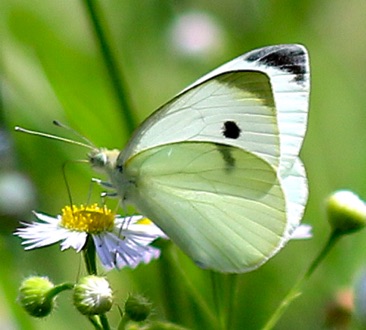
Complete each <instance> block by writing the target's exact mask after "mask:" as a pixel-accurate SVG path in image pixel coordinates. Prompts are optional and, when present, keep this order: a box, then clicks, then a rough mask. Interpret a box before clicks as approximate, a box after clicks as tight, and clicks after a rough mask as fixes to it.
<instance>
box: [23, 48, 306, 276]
mask: <svg viewBox="0 0 366 330" xmlns="http://www.w3.org/2000/svg"><path fill="white" fill-rule="evenodd" d="M309 89H310V73H309V58H308V54H307V51H306V49H305V48H304V47H303V46H301V45H294V44H289V45H277V46H269V47H264V48H260V49H257V50H253V51H251V52H249V53H247V54H244V55H242V56H239V57H238V58H236V59H234V60H232V61H230V62H228V63H226V64H224V65H222V66H220V67H219V68H217V69H216V70H214V71H212V72H210V73H208V74H207V75H205V76H203V77H202V78H200V79H198V80H197V81H196V82H195V83H193V84H192V85H190V86H189V87H187V88H186V89H184V90H183V91H182V92H181V93H179V94H178V95H177V96H175V97H174V98H173V99H172V100H171V101H169V102H168V103H166V104H165V105H163V106H162V107H161V108H160V109H158V110H157V111H156V112H154V113H153V114H152V115H151V116H150V117H149V118H147V119H146V120H145V121H144V122H143V123H142V124H141V125H140V127H139V128H138V129H137V130H136V131H135V133H134V135H133V136H132V138H131V139H130V141H129V143H128V144H127V146H126V147H125V149H124V150H122V151H121V152H119V151H118V150H107V149H104V148H100V149H98V148H96V147H94V146H93V145H92V144H91V143H90V142H89V141H88V140H87V139H85V138H83V139H84V140H85V141H86V143H82V142H76V141H70V140H69V139H65V138H59V137H55V136H52V135H50V134H44V133H37V132H33V131H29V130H25V129H23V128H19V127H17V128H16V130H19V131H23V132H27V133H31V134H36V135H41V136H45V137H51V138H55V139H58V140H63V141H66V142H70V143H73V144H77V145H80V146H84V147H88V148H91V149H92V151H91V152H90V153H89V155H88V156H89V161H90V163H91V165H92V166H93V167H94V168H96V169H101V170H102V171H104V172H105V173H106V174H107V175H108V177H109V179H110V182H104V183H103V184H104V185H105V186H107V187H111V188H113V189H115V190H116V192H117V194H118V195H119V197H120V198H121V200H122V202H123V203H124V204H125V205H127V204H132V205H134V206H135V207H136V209H137V210H138V211H139V212H141V214H143V215H144V216H145V217H148V218H150V219H151V220H152V221H153V222H154V223H155V224H156V225H158V226H159V227H160V228H161V229H162V230H163V231H164V232H165V233H166V234H167V235H168V236H169V237H170V238H171V239H172V240H173V241H174V242H175V243H176V244H177V245H178V246H179V247H180V248H181V249H182V250H183V251H184V252H185V253H186V254H187V255H188V256H190V257H191V258H192V259H193V260H194V262H195V263H196V264H197V265H198V266H200V267H202V268H206V269H212V270H216V271H219V272H226V273H243V272H247V271H250V270H253V269H256V268H258V267H259V266H260V265H262V264H263V263H264V262H266V261H267V260H268V259H269V258H271V257H272V256H274V255H275V254H276V253H277V252H278V251H279V250H280V249H281V248H282V247H283V246H284V245H285V244H286V242H287V241H288V240H289V239H290V238H291V234H292V233H293V231H294V230H295V229H296V227H297V226H298V225H299V224H300V221H301V218H302V216H303V213H304V209H305V205H306V202H307V198H308V187H307V178H306V173H305V169H304V166H303V164H302V162H301V160H300V159H299V157H298V155H299V152H300V148H301V145H302V142H303V139H304V136H305V131H306V125H307V113H308V103H309ZM55 124H56V125H60V124H59V123H57V122H55Z"/></svg>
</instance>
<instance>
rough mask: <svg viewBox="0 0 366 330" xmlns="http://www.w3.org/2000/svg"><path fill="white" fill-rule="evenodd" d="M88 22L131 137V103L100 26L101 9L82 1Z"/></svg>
mask: <svg viewBox="0 0 366 330" xmlns="http://www.w3.org/2000/svg"><path fill="white" fill-rule="evenodd" d="M84 5H85V7H86V9H87V12H88V15H89V19H90V22H91V24H92V26H93V29H94V34H95V37H96V39H97V42H98V46H99V48H100V51H101V54H102V57H103V60H104V64H105V66H106V69H107V72H108V75H109V78H110V80H111V82H112V87H113V89H114V92H115V94H116V97H117V101H118V104H119V106H120V110H121V115H122V118H123V121H124V122H125V123H126V132H127V133H128V134H129V135H131V134H132V132H133V130H134V128H135V126H136V123H135V120H134V118H133V115H132V107H131V102H130V99H129V97H128V93H127V88H126V84H125V82H124V80H123V79H122V75H121V73H120V70H119V68H118V65H117V61H116V59H115V57H114V56H113V52H112V49H111V46H110V42H109V41H108V38H107V33H106V28H105V27H104V28H103V26H102V22H105V19H104V18H103V16H102V12H101V9H100V8H99V7H98V5H97V3H96V0H84Z"/></svg>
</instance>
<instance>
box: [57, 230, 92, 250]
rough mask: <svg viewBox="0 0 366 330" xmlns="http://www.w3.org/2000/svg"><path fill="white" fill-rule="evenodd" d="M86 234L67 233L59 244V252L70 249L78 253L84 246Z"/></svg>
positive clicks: (79, 232) (80, 232) (78, 232)
mask: <svg viewBox="0 0 366 330" xmlns="http://www.w3.org/2000/svg"><path fill="white" fill-rule="evenodd" d="M87 237H88V234H87V233H85V232H82V231H69V232H68V235H67V237H66V238H65V239H64V241H63V242H62V243H61V250H62V251H63V250H66V249H68V248H70V247H72V248H73V249H75V250H76V252H80V250H81V249H82V248H83V246H84V245H85V242H86V239H87Z"/></svg>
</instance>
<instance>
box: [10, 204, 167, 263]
mask: <svg viewBox="0 0 366 330" xmlns="http://www.w3.org/2000/svg"><path fill="white" fill-rule="evenodd" d="M34 215H35V216H36V218H37V220H38V221H34V222H32V223H24V222H23V223H22V225H23V226H24V227H22V228H18V229H17V230H16V231H15V233H14V235H17V236H19V237H20V238H22V239H23V242H22V245H24V246H25V250H31V249H36V248H40V247H44V246H48V245H52V244H55V243H57V242H61V251H63V250H66V249H68V248H73V249H75V250H76V252H80V251H81V250H82V249H83V247H84V246H85V244H86V241H87V238H88V237H89V236H90V237H91V238H92V239H93V242H94V245H95V248H96V252H97V255H98V257H99V259H100V261H101V263H102V265H103V266H104V267H105V268H106V269H107V270H109V269H112V268H118V269H121V268H123V267H130V268H135V267H136V266H138V265H139V264H140V263H149V262H150V261H151V260H153V259H156V258H158V257H159V256H160V250H159V249H157V248H155V247H153V246H151V245H150V243H152V242H153V241H154V240H156V239H157V238H159V237H162V238H167V237H166V235H165V234H164V233H163V232H162V231H161V230H160V229H159V228H158V227H157V226H156V225H155V224H153V223H152V222H151V221H150V220H148V219H147V218H144V217H143V216H141V215H135V216H130V217H121V216H119V215H117V214H115V213H113V212H112V211H111V210H110V209H108V208H107V207H106V206H103V207H100V206H98V205H97V204H92V205H86V206H84V205H80V206H76V205H73V206H65V207H64V208H63V209H62V211H61V215H57V216H56V217H51V216H48V215H46V214H43V213H38V212H34Z"/></svg>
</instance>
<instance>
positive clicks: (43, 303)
mask: <svg viewBox="0 0 366 330" xmlns="http://www.w3.org/2000/svg"><path fill="white" fill-rule="evenodd" d="M53 287H54V285H53V283H51V282H50V281H49V279H48V278H47V277H40V276H32V277H29V278H27V279H25V280H24V281H23V283H22V284H21V286H20V289H19V296H18V300H19V302H20V304H21V305H22V307H23V308H24V309H25V310H26V311H27V312H28V313H29V314H30V315H32V316H34V317H45V316H47V315H49V314H50V313H51V311H52V309H53V307H54V300H55V297H54V295H50V294H49V293H50V291H51V290H52V289H53Z"/></svg>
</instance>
